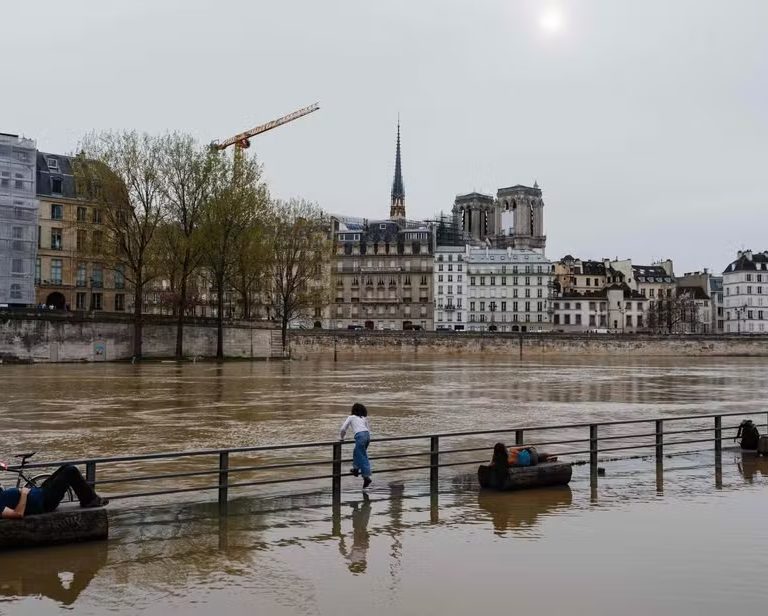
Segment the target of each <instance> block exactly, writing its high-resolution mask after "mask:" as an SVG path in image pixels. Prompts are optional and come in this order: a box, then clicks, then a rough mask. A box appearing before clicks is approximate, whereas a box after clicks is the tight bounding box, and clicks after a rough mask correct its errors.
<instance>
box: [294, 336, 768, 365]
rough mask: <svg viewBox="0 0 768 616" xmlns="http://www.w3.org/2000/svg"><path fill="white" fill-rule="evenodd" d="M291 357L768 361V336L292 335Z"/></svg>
mask: <svg viewBox="0 0 768 616" xmlns="http://www.w3.org/2000/svg"><path fill="white" fill-rule="evenodd" d="M288 345H289V350H290V356H291V357H292V358H294V359H304V358H308V357H312V356H320V355H325V356H333V355H334V352H335V353H336V355H337V356H338V357H339V358H348V357H349V356H350V355H356V354H377V353H379V354H386V355H392V354H395V353H399V354H402V355H404V356H405V355H408V354H410V355H413V354H414V353H424V354H428V353H429V354H440V355H458V354H467V353H471V354H497V355H507V356H511V357H522V358H525V357H538V356H545V355H546V356H556V355H593V356H594V355H616V356H619V355H643V356H648V357H651V356H658V357H663V356H674V357H680V356H685V357H707V356H711V357H717V356H734V357H737V356H744V357H768V336H748V335H742V336H712V335H710V336H704V335H701V336H693V335H690V336H689V335H685V336H682V335H681V336H652V335H644V334H623V335H620V334H616V335H611V334H591V335H586V334H554V333H553V334H522V335H520V334H499V333H494V334H488V333H471V332H461V333H445V332H368V331H339V332H331V331H316V330H302V331H291V332H290V334H289V340H288Z"/></svg>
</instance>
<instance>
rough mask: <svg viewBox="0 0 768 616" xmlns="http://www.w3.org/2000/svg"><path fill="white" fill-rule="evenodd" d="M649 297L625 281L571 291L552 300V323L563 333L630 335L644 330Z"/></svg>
mask: <svg viewBox="0 0 768 616" xmlns="http://www.w3.org/2000/svg"><path fill="white" fill-rule="evenodd" d="M647 304H648V299H647V298H645V297H644V296H643V295H641V294H640V293H638V292H637V291H632V290H631V289H630V288H629V286H627V285H626V284H611V285H609V286H607V287H604V288H602V289H598V290H591V291H584V292H577V291H568V292H566V293H563V294H561V295H559V296H558V297H557V298H555V299H554V300H553V301H552V307H553V314H552V325H553V328H554V329H555V330H556V331H562V332H572V333H577V332H594V333H609V332H610V333H617V334H629V333H636V332H639V331H644V330H645V327H646V325H647V324H646V320H645V312H646V308H647Z"/></svg>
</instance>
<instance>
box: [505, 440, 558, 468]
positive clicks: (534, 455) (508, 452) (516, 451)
mask: <svg viewBox="0 0 768 616" xmlns="http://www.w3.org/2000/svg"><path fill="white" fill-rule="evenodd" d="M523 452H527V454H528V455H527V456H523V459H525V458H526V457H527V461H525V462H524V461H523V460H521V456H520V454H521V453H523ZM521 462H522V463H521ZM541 462H557V456H555V455H553V454H550V453H544V452H539V451H538V450H537V449H536V448H535V447H531V446H525V447H510V448H509V449H507V446H506V445H504V443H496V445H494V447H493V458H491V466H493V467H495V468H498V469H499V472H500V473H502V472H507V471H508V470H509V468H510V467H513V466H536V465H537V464H539V463H541Z"/></svg>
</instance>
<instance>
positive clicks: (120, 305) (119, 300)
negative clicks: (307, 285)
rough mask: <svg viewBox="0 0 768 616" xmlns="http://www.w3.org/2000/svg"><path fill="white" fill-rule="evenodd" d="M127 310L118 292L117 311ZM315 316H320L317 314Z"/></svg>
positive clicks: (122, 297) (121, 294)
mask: <svg viewBox="0 0 768 616" xmlns="http://www.w3.org/2000/svg"><path fill="white" fill-rule="evenodd" d="M124 310H125V295H124V294H123V293H117V294H116V295H115V312H123V311H124ZM315 316H319V315H317V314H315Z"/></svg>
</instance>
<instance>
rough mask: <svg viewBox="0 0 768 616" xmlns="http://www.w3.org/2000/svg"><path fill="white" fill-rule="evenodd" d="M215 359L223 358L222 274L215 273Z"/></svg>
mask: <svg viewBox="0 0 768 616" xmlns="http://www.w3.org/2000/svg"><path fill="white" fill-rule="evenodd" d="M216 317H217V318H216V359H224V274H216Z"/></svg>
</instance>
